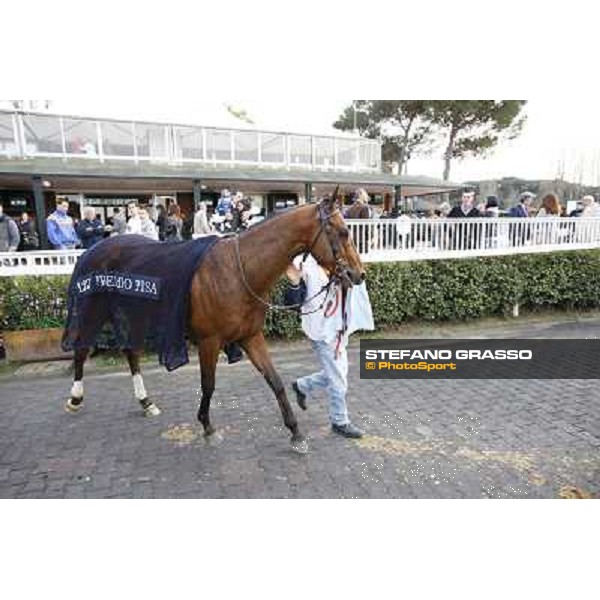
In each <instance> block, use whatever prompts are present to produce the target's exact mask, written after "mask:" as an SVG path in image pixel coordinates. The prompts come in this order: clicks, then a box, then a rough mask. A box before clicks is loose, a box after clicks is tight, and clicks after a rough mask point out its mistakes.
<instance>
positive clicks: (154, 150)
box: [135, 123, 169, 160]
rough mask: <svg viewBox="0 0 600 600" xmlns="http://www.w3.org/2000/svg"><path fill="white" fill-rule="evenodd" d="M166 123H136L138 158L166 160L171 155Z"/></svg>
mask: <svg viewBox="0 0 600 600" xmlns="http://www.w3.org/2000/svg"><path fill="white" fill-rule="evenodd" d="M165 131H166V127H165V126H164V125H152V124H149V123H136V124H135V143H136V147H137V155H138V158H142V159H145V158H149V159H151V160H152V159H158V160H165V159H167V158H168V156H169V152H168V148H167V139H166V135H165Z"/></svg>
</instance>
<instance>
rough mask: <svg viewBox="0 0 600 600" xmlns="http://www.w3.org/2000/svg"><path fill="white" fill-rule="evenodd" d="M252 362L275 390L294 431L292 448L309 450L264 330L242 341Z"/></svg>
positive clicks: (297, 450) (289, 427)
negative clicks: (271, 354)
mask: <svg viewBox="0 0 600 600" xmlns="http://www.w3.org/2000/svg"><path fill="white" fill-rule="evenodd" d="M241 344H242V346H243V348H244V349H245V350H246V353H247V354H248V357H249V358H250V360H251V361H252V364H253V365H254V366H255V367H256V368H257V369H258V370H259V372H260V373H262V375H263V376H264V378H265V379H266V380H267V383H268V384H269V387H270V388H271V389H272V390H273V393H274V394H275V397H276V398H277V402H278V403H279V408H280V410H281V414H282V416H283V422H284V424H285V426H286V427H287V428H288V429H289V430H290V431H291V432H292V449H293V450H295V451H296V452H300V453H301V454H303V453H305V452H307V451H308V444H307V442H306V439H305V438H304V436H303V435H302V434H301V433H300V429H299V428H298V421H296V415H294V411H293V410H292V407H291V406H290V403H289V400H288V399H287V395H286V393H285V388H284V386H283V383H282V381H281V378H280V377H279V375H278V374H277V371H275V367H274V366H273V363H272V362H271V357H270V356H269V349H268V348H267V343H266V341H265V338H264V336H263V334H262V332H260V333H258V334H257V335H255V336H254V337H251V338H249V339H247V340H244V341H243V342H241Z"/></svg>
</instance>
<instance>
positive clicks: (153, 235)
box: [138, 208, 158, 241]
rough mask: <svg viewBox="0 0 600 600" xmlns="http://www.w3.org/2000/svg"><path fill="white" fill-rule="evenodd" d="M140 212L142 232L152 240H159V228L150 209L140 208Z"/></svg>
mask: <svg viewBox="0 0 600 600" xmlns="http://www.w3.org/2000/svg"><path fill="white" fill-rule="evenodd" d="M138 214H139V216H140V223H141V229H140V234H141V235H143V236H144V237H147V238H149V239H151V240H155V241H158V228H157V227H156V225H155V224H154V223H153V222H152V219H151V218H150V214H149V213H148V211H147V210H146V209H145V208H140V209H139V211H138Z"/></svg>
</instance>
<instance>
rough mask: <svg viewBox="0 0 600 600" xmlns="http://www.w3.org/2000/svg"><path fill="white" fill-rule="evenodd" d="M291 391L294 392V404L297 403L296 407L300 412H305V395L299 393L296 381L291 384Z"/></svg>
mask: <svg viewBox="0 0 600 600" xmlns="http://www.w3.org/2000/svg"><path fill="white" fill-rule="evenodd" d="M292 389H293V390H294V392H296V402H297V403H298V406H299V407H300V408H301V409H302V410H306V408H307V407H306V394H303V393H302V392H301V391H300V388H299V387H298V382H297V381H294V383H292Z"/></svg>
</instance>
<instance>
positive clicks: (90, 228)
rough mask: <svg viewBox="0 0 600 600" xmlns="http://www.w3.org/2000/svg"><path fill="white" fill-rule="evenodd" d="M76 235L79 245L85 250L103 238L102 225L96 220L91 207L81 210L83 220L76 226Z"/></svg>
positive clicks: (94, 212)
mask: <svg viewBox="0 0 600 600" xmlns="http://www.w3.org/2000/svg"><path fill="white" fill-rule="evenodd" d="M77 235H78V237H79V239H80V240H81V245H82V246H83V247H84V248H85V249H86V250H87V249H88V248H91V247H92V246H93V245H94V244H97V243H98V242H99V241H100V240H101V239H102V238H103V237H104V225H103V224H102V221H100V219H97V218H96V211H95V210H94V208H93V207H91V206H86V207H85V208H84V209H83V219H82V220H81V221H79V223H78V225H77Z"/></svg>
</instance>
